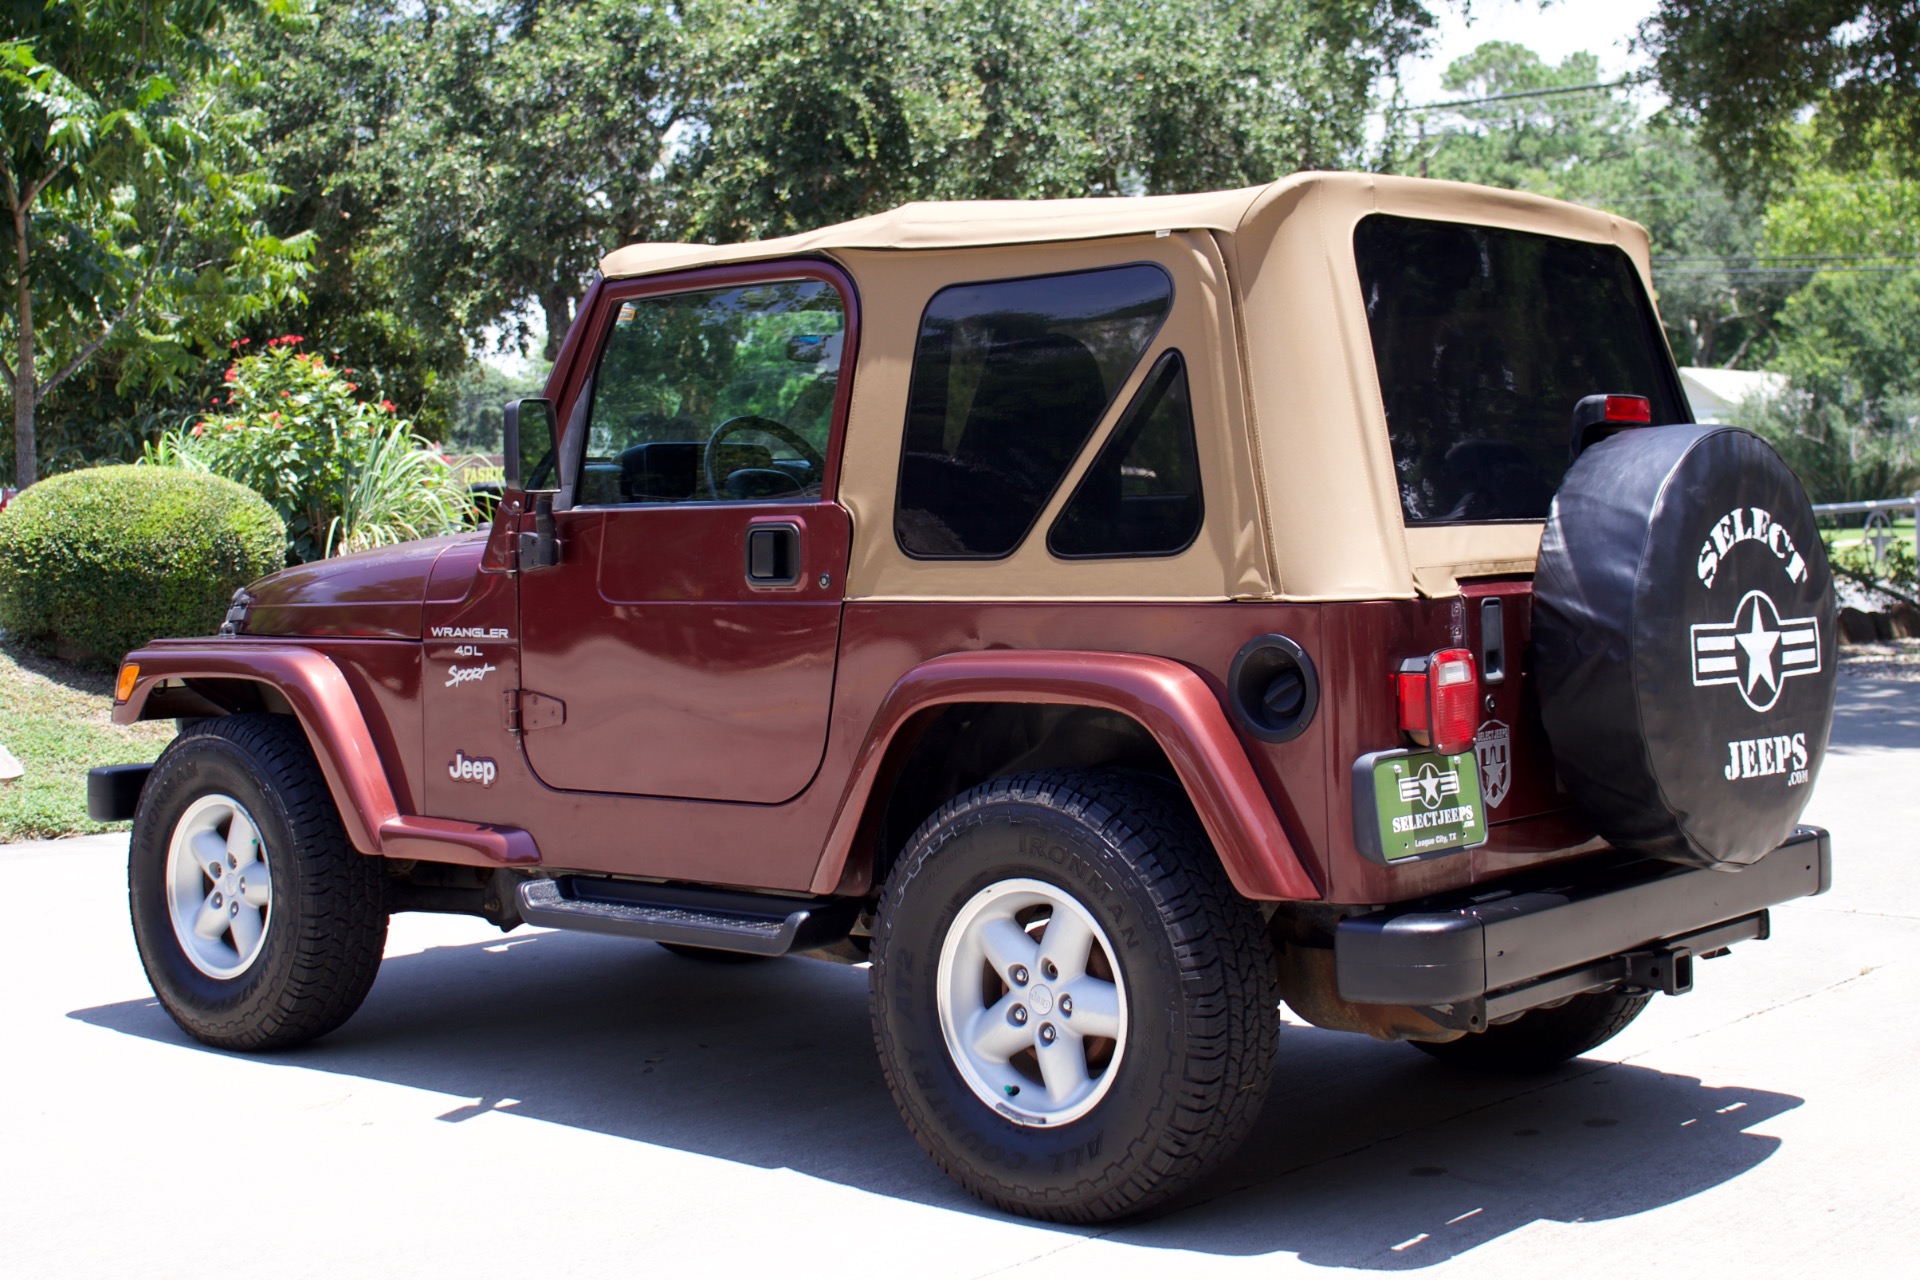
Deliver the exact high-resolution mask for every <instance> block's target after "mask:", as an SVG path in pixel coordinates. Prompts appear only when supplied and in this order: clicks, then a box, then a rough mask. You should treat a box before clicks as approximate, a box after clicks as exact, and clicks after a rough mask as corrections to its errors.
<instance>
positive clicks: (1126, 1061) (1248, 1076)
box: [871, 770, 1279, 1222]
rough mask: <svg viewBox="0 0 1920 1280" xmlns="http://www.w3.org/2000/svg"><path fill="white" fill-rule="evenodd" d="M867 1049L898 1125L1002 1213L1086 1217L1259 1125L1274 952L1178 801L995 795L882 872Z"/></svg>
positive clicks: (1016, 781) (1154, 1197)
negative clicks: (874, 1051) (874, 1053)
mask: <svg viewBox="0 0 1920 1280" xmlns="http://www.w3.org/2000/svg"><path fill="white" fill-rule="evenodd" d="M871 996H872V999H871V1007H872V1011H873V1034H874V1043H875V1045H876V1046H877V1047H878V1049H879V1051H880V1065H881V1068H882V1069H883V1070H884V1071H885V1072H886V1077H887V1085H888V1087H889V1088H890V1089H891V1090H892V1091H893V1097H894V1101H895V1102H896V1103H897V1104H898V1105H899V1107H900V1114H901V1115H902V1117H904V1118H905V1120H906V1122H907V1127H908V1128H910V1129H911V1130H912V1131H913V1135H914V1137H915V1138H917V1139H918V1140H919V1142H920V1145H921V1146H923V1147H925V1148H926V1150H927V1153H928V1154H929V1155H931V1156H932V1157H933V1158H934V1160H935V1161H936V1162H937V1163H938V1164H939V1165H940V1167H941V1168H943V1169H945V1170H946V1171H947V1172H948V1173H950V1174H952V1175H953V1177H954V1178H955V1179H956V1180H958V1181H959V1182H960V1184H961V1185H962V1186H964V1187H966V1188H967V1190H969V1191H971V1192H973V1193H974V1194H975V1195H977V1196H980V1197H981V1198H982V1199H985V1200H987V1201H989V1202H991V1203H993V1204H996V1205H999V1206H1000V1207H1002V1208H1005V1209H1010V1210H1013V1211H1014V1212H1016V1213H1027V1214H1032V1215H1034V1216H1036V1217H1044V1218H1055V1219H1061V1220H1065V1221H1073V1222H1096V1221H1104V1220H1107V1219H1111V1218H1115V1217H1119V1216H1122V1215H1125V1214H1129V1213H1138V1212H1139V1211H1141V1210H1143V1209H1146V1208H1150V1207H1151V1206H1153V1205H1156V1204H1160V1203H1162V1202H1164V1201H1165V1200H1167V1199H1168V1198H1170V1197H1172V1196H1174V1195H1176V1194H1178V1192H1179V1191H1180V1190H1181V1189H1182V1188H1184V1187H1187V1186H1190V1185H1191V1184H1192V1183H1193V1182H1194V1181H1195V1180H1196V1179H1198V1178H1201V1177H1204V1176H1205V1175H1206V1173H1207V1172H1208V1171H1209V1170H1210V1169H1212V1168H1213V1167H1214V1166H1215V1165H1216V1164H1217V1163H1218V1162H1219V1161H1220V1160H1222V1159H1224V1158H1225V1157H1226V1155H1227V1154H1228V1153H1229V1152H1231V1151H1232V1150H1233V1149H1234V1147H1235V1146H1237V1145H1238V1144H1239V1142H1240V1140H1241V1138H1242V1137H1244V1136H1245V1134H1246V1132H1247V1129H1248V1128H1249V1127H1250V1126H1251V1125H1252V1123H1253V1120H1254V1117H1255V1116H1256V1115H1257V1114H1258V1112H1259V1107H1260V1101H1261V1099H1262V1098H1263V1097H1264V1096H1265V1093H1266V1087H1267V1080H1268V1076H1269V1074H1270V1072H1271V1070H1272V1054H1273V1048H1274V1039H1275V1036H1276V1035H1277V1033H1278V1031H1279V1009H1278V1005H1279V991H1278V989H1277V986H1276V981H1275V966H1274V958H1273V944H1272V940H1271V939H1270V938H1269V936H1268V934H1267V930H1266V927H1265V925H1264V924H1263V923H1262V921H1261V918H1260V914H1259V912H1258V911H1257V910H1256V909H1255V908H1254V907H1253V905H1252V904H1251V903H1249V902H1247V901H1246V900H1245V899H1243V898H1241V897H1240V896H1239V895H1238V894H1236V893H1235V892H1234V890H1233V886H1232V884H1231V883H1230V882H1229V881H1228V880H1227V877H1226V874H1225V872H1224V871H1223V870H1222V869H1221V866H1220V861H1219V859H1218V857H1217V856H1216V855H1215V854H1214V852H1213V850H1212V848H1211V847H1209V845H1208V843H1207V839H1206V834H1205V832H1204V831H1202V830H1201V828H1200V824H1199V822H1198V821H1197V819H1196V818H1195V817H1194V814H1193V811H1192V810H1191V809H1190V808H1189V807H1188V806H1187V805H1186V804H1185V802H1184V797H1183V796H1181V795H1180V794H1179V793H1178V792H1177V791H1175V790H1173V789H1172V788H1171V787H1169V786H1168V785H1167V784H1165V783H1164V782H1162V781H1160V780H1159V779H1155V778H1151V777H1146V776H1142V775H1138V774H1124V773H1118V772H1113V773H1099V772H1080V771H1065V770H1062V771H1058V772H1049V773H1021V774H1013V775H1010V776H1008V777H1004V778H998V779H995V780H993V781H991V782H987V783H984V784H982V785H980V786H978V787H975V788H974V789H972V790H971V791H967V792H964V793H962V794H960V795H958V796H956V797H954V798H953V799H952V800H950V801H948V802H947V803H946V804H945V805H943V806H942V807H941V808H940V810H939V811H938V812H937V813H935V814H934V815H933V816H932V817H930V818H928V819H927V821H926V822H925V823H924V824H922V826H921V827H920V830H919V831H918V832H916V833H915V834H914V836H913V838H912V839H911V840H909V841H908V843H907V847H906V849H905V850H903V851H902V853H901V855H900V858H899V860H898V861H897V862H896V863H895V864H894V866H893V869H892V870H891V871H890V872H889V873H888V875H887V882H886V891H885V893H884V894H883V895H882V896H881V900H880V907H879V911H878V913H877V916H876V921H875V930H874V940H873V970H872V975H871Z"/></svg>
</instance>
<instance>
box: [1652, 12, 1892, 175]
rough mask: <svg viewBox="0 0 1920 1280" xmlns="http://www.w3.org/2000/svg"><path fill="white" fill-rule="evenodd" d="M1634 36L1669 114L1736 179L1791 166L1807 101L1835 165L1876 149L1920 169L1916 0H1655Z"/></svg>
mask: <svg viewBox="0 0 1920 1280" xmlns="http://www.w3.org/2000/svg"><path fill="white" fill-rule="evenodd" d="M1640 41H1641V44H1642V46H1643V47H1644V48H1646V49H1647V50H1648V51H1649V52H1651V53H1652V54H1653V68H1654V74H1655V76H1656V77H1657V78H1658V80H1659V82H1660V88H1661V90H1662V91H1663V92H1664V93H1665V94H1666V95H1667V97H1668V99H1669V100H1670V101H1671V102H1672V104H1673V108H1674V110H1675V111H1676V112H1678V113H1679V114H1680V116H1681V118H1682V119H1683V120H1685V121H1686V122H1688V123H1690V124H1696V125H1697V126H1698V129H1699V138H1700V143H1701V145H1702V146H1703V147H1704V148H1705V149H1706V150H1707V151H1708V152H1709V153H1710V154H1711V155H1712V156H1713V157H1714V158H1715V159H1716V160H1717V161H1718V162H1719V163H1720V165H1721V166H1722V167H1723V168H1724V169H1725V170H1726V172H1728V173H1729V174H1731V175H1733V176H1734V177H1735V178H1736V179H1738V180H1740V181H1742V182H1755V181H1757V182H1760V183H1762V184H1764V183H1765V182H1766V181H1768V180H1769V179H1771V178H1774V177H1777V176H1778V175H1780V174H1781V173H1782V172H1785V171H1789V170H1791V168H1792V160H1793V157H1792V152H1793V150H1794V143H1793V133H1794V125H1795V123H1796V121H1798V120H1799V119H1800V118H1801V117H1802V115H1803V113H1805V112H1806V111H1807V109H1809V108H1817V109H1818V116H1817V121H1818V126H1819V128H1820V129H1821V130H1822V131H1823V132H1824V133H1825V134H1826V135H1827V136H1828V137H1829V138H1830V139H1831V140H1832V143H1833V157H1834V159H1835V161H1836V162H1837V163H1839V164H1840V165H1841V166H1842V167H1844V168H1857V167H1860V166H1862V165H1865V164H1867V163H1870V162H1871V161H1872V159H1873V157H1874V156H1875V154H1876V153H1877V152H1878V151H1879V150H1880V149H1882V148H1884V149H1885V153H1886V155H1887V156H1888V158H1889V159H1890V160H1891V161H1892V162H1893V163H1894V165H1895V167H1896V168H1897V169H1898V170H1899V171H1900V172H1901V173H1903V174H1905V175H1908V176H1920V5H1917V4H1915V3H1914V0H1661V4H1660V7H1659V9H1658V10H1657V11H1655V13H1654V15H1653V16H1652V17H1651V18H1649V19H1648V20H1647V21H1646V23H1645V24H1644V25H1643V26H1642V27H1641V30H1640Z"/></svg>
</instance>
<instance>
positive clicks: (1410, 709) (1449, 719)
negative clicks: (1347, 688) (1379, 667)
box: [1393, 649, 1480, 755]
mask: <svg viewBox="0 0 1920 1280" xmlns="http://www.w3.org/2000/svg"><path fill="white" fill-rule="evenodd" d="M1393 683H1394V695H1395V697H1396V699H1397V700H1398V701H1399V704H1400V728H1401V729H1402V730H1403V731H1405V732H1407V733H1410V734H1413V735H1414V736H1415V737H1416V738H1425V739H1426V741H1427V742H1429V743H1430V744H1431V745H1432V746H1433V749H1434V750H1436V751H1439V752H1441V753H1442V754H1444V755H1455V754H1457V753H1459V752H1462V751H1465V750H1466V749H1467V748H1468V747H1471V746H1472V745H1473V734H1474V728H1475V726H1476V725H1477V724H1478V723H1479V718H1480V676H1479V673H1478V672H1477V671H1475V670H1474V666H1473V654H1472V653H1471V652H1469V651H1468V650H1466V649H1442V650H1440V651H1439V652H1437V653H1433V654H1430V655H1428V656H1427V657H1425V658H1413V659H1410V660H1409V661H1407V662H1403V663H1402V664H1400V670H1398V671H1396V672H1395V673H1394V676H1393Z"/></svg>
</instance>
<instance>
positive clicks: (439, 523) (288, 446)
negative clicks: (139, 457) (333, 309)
mask: <svg viewBox="0 0 1920 1280" xmlns="http://www.w3.org/2000/svg"><path fill="white" fill-rule="evenodd" d="M303 341H304V339H302V338H301V337H299V336H297V335H289V336H287V337H283V338H274V339H270V340H269V341H268V343H267V345H266V349H265V350H264V351H262V352H261V353H260V354H258V355H250V356H241V357H239V358H237V359H235V360H234V362H233V364H232V365H231V366H230V367H229V368H228V370H227V374H226V384H225V389H226V395H225V396H223V397H218V398H216V400H215V403H214V411H212V412H209V413H208V414H207V415H206V416H205V417H204V418H202V419H201V420H200V421H198V422H196V423H195V424H194V425H193V426H192V427H191V428H188V429H183V430H177V431H172V432H169V433H167V434H166V435H163V436H162V437H161V438H160V439H159V440H158V441H156V442H155V443H154V444H152V445H151V446H149V447H148V449H147V451H146V461H147V462H149V463H151V464H153V465H154V466H157V467H170V468H176V469H184V470H195V471H210V472H212V473H214V474H216V475H221V476H225V477H227V478H228V479H230V480H233V481H236V482H238V483H240V484H243V485H245V486H247V487H248V488H249V489H252V490H253V491H254V492H256V493H258V494H260V495H261V496H262V497H264V498H265V499H266V500H267V501H268V502H269V503H271V504H272V505H273V507H274V509H275V510H277V511H278V512H279V513H280V516H281V518H282V519H283V520H284V521H285V523H286V536H287V545H286V555H287V558H288V560H289V561H292V562H300V561H306V560H318V559H321V558H322V557H324V556H328V555H333V554H335V553H337V552H340V551H356V550H361V549H363V548H366V547H372V546H381V545H384V544H386V543H391V542H398V541H402V540H405V539H408V538H418V537H427V536H431V535H434V534H440V533H449V532H452V531H454V530H457V529H460V528H463V527H465V526H466V524H467V523H468V521H469V519H470V505H471V504H470V503H469V501H468V499H467V496H466V492H465V489H464V488H463V487H462V486H461V484H460V482H459V479H458V477H457V476H456V475H455V473H454V471H453V469H452V468H451V467H450V466H449V465H448V464H447V462H446V460H445V459H443V458H442V457H440V455H439V454H438V453H435V452H431V451H430V447H429V446H428V444H427V442H426V441H424V440H421V439H420V438H419V437H418V436H416V435H415V434H414V432H413V426H412V424H411V423H410V422H407V421H405V420H402V419H399V418H397V417H395V416H394V406H393V404H392V402H391V401H385V400H383V401H381V402H380V403H379V404H377V405H375V404H369V403H367V402H366V401H365V400H363V399H361V398H359V396H358V395H357V394H356V393H357V392H358V391H359V386H358V384H357V383H354V382H352V381H350V380H349V379H351V378H352V377H353V376H354V374H353V370H351V369H346V370H341V369H336V368H335V367H334V366H332V365H330V364H329V363H327V360H326V358H325V357H324V356H313V355H308V354H306V353H305V352H301V351H296V350H295V348H296V347H297V346H299V345H300V344H301V343H302V342H303Z"/></svg>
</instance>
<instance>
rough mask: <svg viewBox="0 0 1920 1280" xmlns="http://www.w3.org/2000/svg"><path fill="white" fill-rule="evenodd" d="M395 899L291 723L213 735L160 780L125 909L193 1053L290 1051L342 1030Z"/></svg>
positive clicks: (157, 773) (134, 857) (150, 791)
mask: <svg viewBox="0 0 1920 1280" xmlns="http://www.w3.org/2000/svg"><path fill="white" fill-rule="evenodd" d="M385 887H386V878H385V874H384V868H383V867H382V866H381V864H380V862H379V860H378V859H375V858H370V857H368V856H366V855H365V854H362V853H360V852H359V851H358V850H356V849H354V847H353V846H352V845H351V844H350V843H349V842H348V840H347V835H346V832H345V830H344V829H343V828H342V827H341V825H340V815H339V813H338V812H337V811H336V810H335V808H334V806H333V797H332V796H331V795H330V794H329V792H328V790H327V786H326V780H325V779H324V778H323V777H322V776H321V774H320V766H319V764H318V762H316V761H315V759H314V757H313V751H312V748H311V747H309V746H308V744H307V740H306V737H305V735H304V734H303V733H302V732H301V731H300V727H299V726H298V725H297V724H295V723H294V722H293V721H292V720H290V719H288V718H287V717H285V716H270V715H240V716H227V717H222V718H219V719H213V720H206V721H202V722H201V723H198V724H195V725H192V726H190V727H188V728H187V729H185V730H184V731H183V732H182V733H181V735H180V736H179V737H177V738H175V739H174V741H173V743H172V744H171V745H170V746H169V747H168V748H167V750H166V752H165V754H163V755H162V756H161V757H160V760H159V762H158V763H157V764H156V765H154V769H153V774H152V776H151V777H150V778H148V780H147V785H146V789H145V791H144V792H143V794H142V795H141V798H140V808H139V812H138V813H137V814H136V816H135V817H134V822H133V835H132V839H131V842H130V845H129V849H128V863H127V894H128V902H129V906H130V908H131V910H132V914H133V934H134V941H135V943H136V944H137V945H138V947H139V950H140V961H141V963H142V965H144V966H145V968H146V971H147V978H148V980H149V981H150V982H151V983H152V984H153V990H154V994H155V995H157V996H159V997H160V1003H161V1005H162V1006H163V1007H164V1008H165V1009H166V1011H167V1012H168V1013H169V1014H171V1015H172V1016H173V1020H174V1021H175V1022H177V1023H179V1024H180V1026H181V1028H182V1029H183V1030H185V1031H186V1032H187V1034H189V1035H191V1036H193V1037H194V1038H195V1039H198V1040H203V1041H205V1042H206V1043H208V1044H211V1045H217V1046H219V1047H220V1048H223V1049H275V1048H285V1047H288V1046H291V1045H296V1044H300V1043H302V1042H304V1041H307V1040H311V1039H313V1038H315V1037H316V1036H321V1035H325V1034H326V1033H327V1032H329V1031H331V1030H333V1029H334V1028H335V1027H337V1026H339V1025H340V1024H341V1023H343V1022H345V1021H346V1020H347V1018H348V1017H350V1016H351V1015H352V1014H353V1012H354V1010H355V1009H357V1008H359V1007H360V1002H361V1001H362V1000H363V999H365V998H366V994H367V991H368V989H369V988H370V987H372V985H373V979H374V975H375V973H376V972H377V971H378V969H379V966H380V956H381V951H382V949H383V948H384V946H385V944H386V936H387V910H386V896H385Z"/></svg>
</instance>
